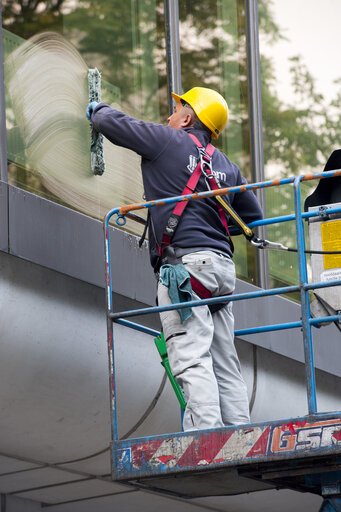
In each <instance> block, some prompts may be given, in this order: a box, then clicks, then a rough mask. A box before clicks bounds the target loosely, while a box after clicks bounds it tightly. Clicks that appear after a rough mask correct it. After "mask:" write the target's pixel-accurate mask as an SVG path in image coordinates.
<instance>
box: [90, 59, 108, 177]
mask: <svg viewBox="0 0 341 512" xmlns="http://www.w3.org/2000/svg"><path fill="white" fill-rule="evenodd" d="M88 83H89V103H91V102H92V101H97V102H98V103H100V101H101V74H100V72H99V71H98V69H97V68H94V69H89V71H88ZM90 126H91V134H90V156H91V170H92V172H93V174H96V175H100V176H101V175H102V174H103V173H104V171H105V161H104V155H103V135H102V134H101V133H99V132H98V131H97V130H95V128H94V126H93V124H92V123H91V124H90Z"/></svg>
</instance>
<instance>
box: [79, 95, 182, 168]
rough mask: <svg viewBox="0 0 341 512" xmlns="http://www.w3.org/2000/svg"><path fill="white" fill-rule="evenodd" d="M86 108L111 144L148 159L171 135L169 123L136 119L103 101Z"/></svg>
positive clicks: (93, 121)
mask: <svg viewBox="0 0 341 512" xmlns="http://www.w3.org/2000/svg"><path fill="white" fill-rule="evenodd" d="M91 105H92V104H90V105H89V107H90V106H91ZM89 107H88V109H89ZM89 110H90V112H89V115H90V118H91V122H92V123H93V125H94V127H95V128H96V130H97V131H99V132H100V133H102V134H103V135H104V136H105V137H106V138H107V139H108V140H110V142H112V143H113V144H116V145H118V146H122V147H125V148H128V149H131V150H132V151H135V152H136V153H138V154H139V155H141V156H142V158H145V159H147V160H154V159H155V158H157V157H158V156H159V155H160V153H162V151H164V149H165V148H166V147H167V146H168V144H169V141H170V140H171V138H172V136H173V133H172V132H173V130H172V129H171V128H170V127H169V126H164V125H161V124H156V123H148V122H145V121H141V120H139V119H135V118H133V117H130V116H128V115H127V114H124V113H123V112H120V111H119V110H115V109H112V108H111V107H109V105H106V104H104V103H98V104H97V105H94V106H93V108H91V109H89Z"/></svg>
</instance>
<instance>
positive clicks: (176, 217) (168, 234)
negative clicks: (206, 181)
mask: <svg viewBox="0 0 341 512" xmlns="http://www.w3.org/2000/svg"><path fill="white" fill-rule="evenodd" d="M200 176H201V166H200V162H199V163H198V165H197V166H196V168H195V169H194V171H193V173H192V175H191V177H190V178H189V180H188V182H187V184H186V186H185V188H184V189H183V191H182V193H181V195H182V196H184V195H187V194H193V193H194V192H195V188H196V186H197V184H198V181H199V179H200ZM187 204H188V201H179V202H178V203H177V204H176V206H175V208H174V210H173V212H172V213H171V215H170V217H169V219H168V221H167V226H166V227H165V230H164V232H163V235H162V242H161V247H158V250H159V254H160V256H162V252H163V249H164V248H165V247H167V246H168V245H170V243H171V240H172V237H173V235H174V232H175V230H176V228H177V227H178V224H179V221H180V217H181V215H182V214H183V212H184V209H185V208H186V206H187Z"/></svg>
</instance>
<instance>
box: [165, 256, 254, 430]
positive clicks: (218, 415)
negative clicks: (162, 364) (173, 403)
mask: <svg viewBox="0 0 341 512" xmlns="http://www.w3.org/2000/svg"><path fill="white" fill-rule="evenodd" d="M182 262H183V264H184V265H185V267H186V269H187V271H188V272H189V273H190V274H191V275H192V276H193V277H195V278H196V279H198V281H200V282H201V283H202V284H203V285H204V286H205V287H206V288H207V289H208V290H210V292H211V293H212V295H213V296H214V297H216V296H220V295H227V294H229V293H231V292H233V290H234V287H235V266H234V263H233V261H232V260H231V258H229V257H228V256H224V255H221V254H217V253H215V252H213V251H199V252H195V253H190V254H186V255H185V256H183V257H182ZM193 296H194V298H198V297H197V296H196V295H195V294H194V295H193ZM158 301H159V305H160V306H164V305H168V304H171V301H170V299H169V295H168V288H167V287H166V286H164V285H163V284H161V283H160V282H159V285H158ZM160 317H161V323H162V328H163V332H164V336H165V340H166V343H167V350H168V357H169V362H170V366H171V369H172V372H173V375H174V377H175V378H176V379H177V381H178V383H179V384H180V386H181V387H182V389H183V391H184V394H185V398H186V400H187V407H186V411H185V413H184V418H183V429H184V430H197V429H204V428H217V427H222V426H224V425H235V424H240V423H248V422H249V421H250V417H249V404H248V397H247V389H246V385H245V382H244V380H243V377H242V375H241V371H240V363H239V359H238V355H237V352H236V349H235V346H234V334H233V333H234V318H233V314H232V303H228V304H227V305H226V306H224V307H223V308H222V309H220V310H219V311H217V312H216V313H213V314H211V312H210V310H209V308H208V306H206V305H204V306H198V307H195V308H192V315H191V317H190V318H189V319H188V320H186V322H184V323H183V324H182V323H181V321H180V316H179V313H178V312H177V311H176V310H173V311H165V312H162V313H160Z"/></svg>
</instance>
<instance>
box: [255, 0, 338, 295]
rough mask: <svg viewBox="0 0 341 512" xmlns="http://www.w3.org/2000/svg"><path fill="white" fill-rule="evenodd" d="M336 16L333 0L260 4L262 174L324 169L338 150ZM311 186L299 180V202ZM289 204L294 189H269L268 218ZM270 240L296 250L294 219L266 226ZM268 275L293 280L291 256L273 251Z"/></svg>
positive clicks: (277, 0) (274, 280)
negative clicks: (263, 172)
mask: <svg viewBox="0 0 341 512" xmlns="http://www.w3.org/2000/svg"><path fill="white" fill-rule="evenodd" d="M307 13H309V18H308V17H307ZM340 16H341V5H340V3H339V2H336V1H334V0H327V1H326V2H324V3H323V5H322V4H321V2H319V1H318V0H301V1H300V2H295V1H294V0H287V1H286V2H282V1H281V0H272V1H271V2H269V1H263V0H262V1H259V22H260V54H261V70H260V72H261V81H262V82H261V83H262V106H263V128H264V129H263V142H264V146H263V147H264V169H265V178H266V179H273V178H274V177H284V176H294V175H298V174H306V173H308V172H313V173H314V172H315V173H316V172H321V171H323V168H324V165H325V163H326V161H327V159H328V157H329V156H330V154H331V153H332V151H333V150H334V149H338V148H339V147H340V140H341V137H340V136H341V133H340V122H339V121H340V114H341V111H340V96H341V89H340V75H341V73H340V72H339V70H338V66H334V63H335V62H338V49H339V46H340V43H341V36H340V33H339V30H338V20H339V19H340ZM316 185H317V182H315V181H311V182H306V183H304V184H302V196H303V197H302V202H303V201H304V199H305V198H306V197H307V195H309V194H310V193H311V192H312V191H313V190H314V189H315V187H316ZM293 208H294V207H293V193H292V187H291V186H290V187H289V186H285V187H280V188H270V189H267V190H266V214H267V217H275V216H277V215H284V214H286V213H287V212H290V213H291V212H293ZM268 239H269V240H273V241H280V242H282V243H283V244H285V245H287V246H289V247H296V239H295V227H294V225H293V223H286V224H277V225H274V226H270V227H269V228H268ZM269 274H270V286H271V287H272V286H276V285H281V284H283V283H284V284H293V283H295V282H297V277H298V270H297V258H296V256H295V254H290V253H283V252H276V251H272V252H271V251H270V252H269Z"/></svg>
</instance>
